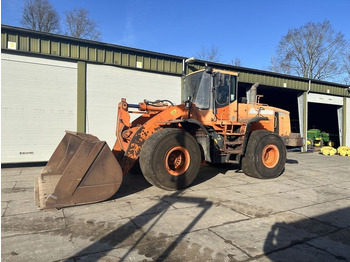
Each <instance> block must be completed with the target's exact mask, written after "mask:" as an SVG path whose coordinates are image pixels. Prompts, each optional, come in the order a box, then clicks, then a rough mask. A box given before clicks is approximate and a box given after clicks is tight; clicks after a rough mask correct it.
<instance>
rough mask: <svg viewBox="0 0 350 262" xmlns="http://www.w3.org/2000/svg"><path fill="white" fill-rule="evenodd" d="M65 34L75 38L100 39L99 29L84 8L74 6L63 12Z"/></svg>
mask: <svg viewBox="0 0 350 262" xmlns="http://www.w3.org/2000/svg"><path fill="white" fill-rule="evenodd" d="M65 15H66V27H67V34H68V35H70V36H73V37H77V38H84V39H90V40H100V36H101V31H100V30H99V29H98V26H97V24H96V22H95V21H94V20H93V19H91V18H90V17H89V11H88V10H86V9H84V8H74V9H73V10H72V11H68V12H66V13H65Z"/></svg>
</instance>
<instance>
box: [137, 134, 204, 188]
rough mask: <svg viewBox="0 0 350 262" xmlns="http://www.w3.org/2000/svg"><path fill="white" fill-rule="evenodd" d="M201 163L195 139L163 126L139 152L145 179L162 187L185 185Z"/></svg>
mask: <svg viewBox="0 0 350 262" xmlns="http://www.w3.org/2000/svg"><path fill="white" fill-rule="evenodd" d="M200 166H201V151H200V148H199V145H198V143H197V141H196V140H195V139H194V138H193V137H192V136H191V135H190V134H189V133H187V132H185V131H183V130H181V129H175V128H166V129H162V130H159V131H157V132H156V133H154V134H153V135H151V136H150V137H149V138H148V139H147V140H146V141H145V143H144V145H143V146H142V149H141V154H140V167H141V170H142V173H143V175H144V177H145V178H146V180H147V181H148V182H150V183H151V184H152V185H154V186H157V187H160V188H162V189H166V190H178V189H183V188H186V187H188V186H189V185H190V184H191V183H192V182H193V180H194V179H195V178H196V177H197V174H198V172H199V168H200Z"/></svg>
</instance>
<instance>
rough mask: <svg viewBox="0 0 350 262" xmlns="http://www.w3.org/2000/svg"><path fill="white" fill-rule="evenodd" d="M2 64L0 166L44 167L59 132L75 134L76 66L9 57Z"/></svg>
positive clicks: (61, 134)
mask: <svg viewBox="0 0 350 262" xmlns="http://www.w3.org/2000/svg"><path fill="white" fill-rule="evenodd" d="M1 60H2V65H1V69H2V70H1V117H2V119H1V162H2V163H18V162H36V161H47V160H49V158H50V156H51V154H52V153H53V151H54V149H55V148H56V146H57V144H58V143H59V142H60V140H61V138H62V137H63V135H64V130H65V129H68V130H76V122H77V121H76V107H77V102H76V101H77V91H76V88H77V65H76V63H71V62H63V61H57V60H52V59H44V58H35V57H29V56H20V55H12V54H2V57H1Z"/></svg>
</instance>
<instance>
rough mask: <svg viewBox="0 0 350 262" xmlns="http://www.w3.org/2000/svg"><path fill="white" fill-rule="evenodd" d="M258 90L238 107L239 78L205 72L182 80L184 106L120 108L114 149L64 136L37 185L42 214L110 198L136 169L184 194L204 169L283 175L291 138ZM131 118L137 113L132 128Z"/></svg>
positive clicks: (283, 117) (162, 103)
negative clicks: (226, 166)
mask: <svg viewBox="0 0 350 262" xmlns="http://www.w3.org/2000/svg"><path fill="white" fill-rule="evenodd" d="M257 85H258V84H255V85H253V86H252V88H251V92H250V98H251V99H250V101H251V102H249V103H248V102H247V101H245V102H241V103H239V102H238V99H237V96H238V74H237V73H234V72H228V71H222V70H215V69H212V68H210V67H207V68H206V69H204V70H199V71H196V72H194V73H191V74H189V75H187V76H186V77H184V86H183V92H182V99H183V101H184V102H183V103H182V104H180V105H174V104H173V103H171V102H170V101H168V100H157V101H147V100H145V101H144V102H141V103H139V104H128V103H127V102H126V100H125V99H122V100H121V102H120V103H119V105H118V113H117V127H116V137H117V139H116V142H115V145H114V147H113V149H112V150H110V148H109V147H108V145H107V144H106V142H104V141H100V140H99V139H98V138H97V137H95V136H92V135H89V134H84V133H77V132H70V131H66V135H65V136H64V138H63V139H62V141H61V143H60V144H59V145H58V147H57V148H56V150H55V152H54V153H53V155H52V156H51V158H50V160H49V162H48V163H47V165H46V167H45V168H44V169H43V171H42V173H41V175H40V177H39V178H38V179H37V181H36V183H35V195H36V203H37V206H38V207H39V208H40V209H46V208H61V207H66V206H74V205H79V204H86V203H93V202H98V201H103V200H106V199H108V198H110V197H112V196H113V195H114V194H115V193H116V192H117V191H118V189H119V187H120V185H121V183H122V178H123V176H124V175H126V174H127V173H128V172H129V170H130V169H131V168H132V167H133V166H134V165H139V166H140V168H141V171H142V173H143V175H144V177H145V179H146V180H147V181H148V182H149V183H151V184H152V185H154V186H157V187H160V188H163V189H165V190H178V189H183V188H186V187H188V186H189V185H190V184H191V183H192V182H193V180H194V179H195V178H196V176H197V175H198V173H199V169H200V167H201V163H202V162H207V163H209V164H214V165H220V164H223V163H236V164H239V165H240V167H241V169H242V170H243V172H244V173H245V174H247V175H248V176H251V177H256V178H261V179H269V178H275V177H278V176H279V175H281V173H282V172H283V170H284V167H285V162H286V146H291V147H300V146H302V143H303V141H302V138H301V137H300V136H299V134H291V131H290V130H291V128H290V119H289V112H288V111H285V110H282V109H279V108H275V107H271V106H268V105H264V104H261V103H260V102H259V96H257V95H256V87H257ZM131 114H140V116H139V117H138V118H136V119H135V120H134V121H130V115H131Z"/></svg>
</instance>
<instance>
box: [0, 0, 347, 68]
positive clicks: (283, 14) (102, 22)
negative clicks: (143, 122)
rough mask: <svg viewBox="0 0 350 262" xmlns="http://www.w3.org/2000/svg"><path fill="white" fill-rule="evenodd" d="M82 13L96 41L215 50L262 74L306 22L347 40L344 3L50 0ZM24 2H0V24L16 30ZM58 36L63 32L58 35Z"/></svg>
mask: <svg viewBox="0 0 350 262" xmlns="http://www.w3.org/2000/svg"><path fill="white" fill-rule="evenodd" d="M50 2H51V4H52V5H53V7H54V8H55V9H56V10H57V11H58V13H59V14H60V16H61V18H62V21H63V20H64V13H65V11H69V10H72V9H73V8H85V9H87V10H88V11H89V14H90V17H91V18H92V19H94V20H95V21H96V22H97V24H98V25H99V28H100V31H101V33H102V36H101V42H105V43H110V44H117V45H123V46H127V47H132V48H139V49H144V50H149V51H153V52H159V53H165V54H170V55H177V56H183V57H192V56H194V57H195V56H196V55H197V54H198V53H200V51H201V50H202V48H204V47H205V48H211V47H212V46H215V47H216V48H217V49H218V50H219V53H220V54H221V57H220V62H221V63H231V62H232V61H234V60H235V59H236V58H239V59H240V60H241V65H242V66H243V67H248V68H254V69H261V70H268V67H269V66H270V64H271V56H272V55H273V54H274V52H275V50H276V47H277V45H278V43H279V41H280V39H281V37H282V36H284V35H286V34H287V32H288V30H289V29H291V28H298V27H300V26H303V25H305V24H306V23H308V22H309V21H312V22H323V21H324V20H325V19H327V20H329V21H330V22H331V24H332V26H333V28H334V30H335V31H336V32H341V33H343V34H344V36H345V39H346V40H350V15H349V13H350V0H332V1H330V0H329V1H326V0H245V1H242V0H239V1H238V0H215V1H213V0H211V1H208V0H99V1H96V0H95V1H94V0H50ZM24 5H25V0H1V23H2V24H5V25H12V26H18V27H21V24H20V20H21V15H22V12H23V8H24ZM63 33H64V32H63Z"/></svg>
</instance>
